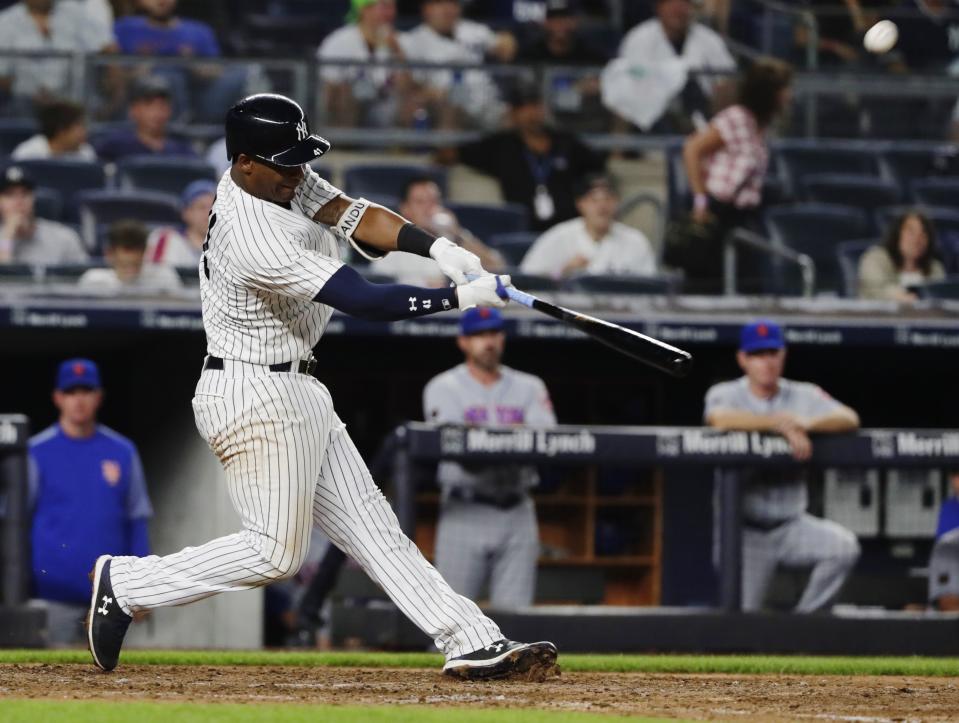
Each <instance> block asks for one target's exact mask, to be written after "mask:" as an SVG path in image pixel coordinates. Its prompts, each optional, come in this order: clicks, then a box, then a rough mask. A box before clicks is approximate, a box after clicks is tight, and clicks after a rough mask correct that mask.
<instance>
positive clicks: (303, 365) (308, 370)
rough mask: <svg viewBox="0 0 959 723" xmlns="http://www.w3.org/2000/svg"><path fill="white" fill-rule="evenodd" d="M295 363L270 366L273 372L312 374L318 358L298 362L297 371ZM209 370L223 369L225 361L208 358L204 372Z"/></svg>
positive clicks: (213, 357) (204, 365)
mask: <svg viewBox="0 0 959 723" xmlns="http://www.w3.org/2000/svg"><path fill="white" fill-rule="evenodd" d="M293 364H294V362H280V363H279V364H270V371H271V372H289V371H295V372H297V373H298V374H312V373H313V371H314V370H315V369H316V358H315V357H312V356H311V357H310V358H309V359H300V360H298V361H297V362H296V369H294V368H293ZM207 369H223V360H222V359H221V358H220V357H218V356H208V357H207V358H206V361H205V362H203V371H206V370H207Z"/></svg>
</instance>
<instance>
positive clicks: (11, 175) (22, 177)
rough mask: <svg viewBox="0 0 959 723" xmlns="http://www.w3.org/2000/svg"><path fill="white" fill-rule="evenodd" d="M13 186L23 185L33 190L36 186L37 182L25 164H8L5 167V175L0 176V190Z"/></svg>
mask: <svg viewBox="0 0 959 723" xmlns="http://www.w3.org/2000/svg"><path fill="white" fill-rule="evenodd" d="M13 186H23V187H24V188H28V189H30V190H31V191H32V190H33V189H34V188H36V186H37V182H36V181H34V180H33V176H31V175H30V172H29V171H27V169H26V168H24V167H23V166H18V165H12V166H7V167H6V168H4V169H3V175H2V176H0V191H6V190H7V189H8V188H12V187H13Z"/></svg>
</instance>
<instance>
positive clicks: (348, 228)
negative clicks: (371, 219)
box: [334, 198, 386, 261]
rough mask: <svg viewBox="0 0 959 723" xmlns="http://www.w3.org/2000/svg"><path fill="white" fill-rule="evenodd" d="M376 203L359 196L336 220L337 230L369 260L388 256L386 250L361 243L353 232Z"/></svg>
mask: <svg viewBox="0 0 959 723" xmlns="http://www.w3.org/2000/svg"><path fill="white" fill-rule="evenodd" d="M374 205H375V204H373V203H371V202H370V201H367V200H366V199H365V198H358V199H356V200H355V201H353V203H351V204H350V205H349V206H347V208H346V210H345V211H344V212H343V213H341V214H340V217H339V218H338V219H337V220H336V226H335V227H334V228H336V230H337V231H338V232H339V233H340V234H341V235H343V236H345V237H346V240H347V241H349V242H350V246H352V247H353V249H354V250H355V251H356V253H358V254H359V255H360V256H362V257H363V258H364V259H366V260H367V261H376V260H377V259H381V258H383V257H384V256H386V252H385V251H380V250H379V249H376V248H373V247H372V246H367V245H366V244H364V243H361V242H359V241H357V240H356V239H354V238H353V234H354V233H356V229H357V228H358V227H359V225H360V221H362V220H363V214H365V213H366V212H367V211H369V210H370V207H371V206H374Z"/></svg>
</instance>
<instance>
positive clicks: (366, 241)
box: [313, 195, 489, 284]
mask: <svg viewBox="0 0 959 723" xmlns="http://www.w3.org/2000/svg"><path fill="white" fill-rule="evenodd" d="M313 220H314V221H316V222H317V223H322V224H325V225H327V226H331V227H333V228H334V229H336V231H338V232H339V233H340V235H342V236H345V237H346V238H347V239H348V240H349V242H350V244H351V245H352V246H353V248H355V249H356V250H357V251H358V252H359V253H360V254H361V255H362V256H364V257H366V258H368V259H370V260H375V259H377V258H382V257H383V256H384V255H385V254H386V253H389V252H390V251H405V252H407V253H412V254H417V255H418V256H428V257H431V258H433V259H435V260H436V263H437V264H438V265H439V267H440V271H442V272H443V273H444V274H446V275H447V276H448V277H450V278H451V279H452V280H453V281H454V282H456V283H457V284H465V283H466V281H467V279H466V275H467V274H473V275H476V276H488V275H489V274H488V272H487V271H486V270H485V269H484V268H483V265H482V264H481V263H480V260H479V257H478V256H477V255H476V254H474V253H471V252H469V251H467V250H466V249H464V248H462V247H460V246H457V245H456V244H455V243H453V242H452V241H450V240H449V239H447V238H445V237H443V236H434V235H433V234H431V233H430V232H429V231H426V230H425V229H422V228H420V227H419V226H417V225H415V224H413V223H410V222H409V221H407V220H406V219H405V218H403V217H402V216H400V215H399V214H398V213H394V212H393V211H390V210H389V209H388V208H384V207H383V206H380V205H378V204H375V203H372V202H371V201H368V200H366V199H365V198H358V199H353V198H350V197H349V196H344V195H340V196H337V197H335V198H333V199H331V200H330V201H328V202H326V203H325V204H323V205H322V206H321V207H320V208H319V210H318V211H317V212H316V213H315V214H314V216H313Z"/></svg>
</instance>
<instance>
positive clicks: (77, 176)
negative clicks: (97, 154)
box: [20, 159, 107, 223]
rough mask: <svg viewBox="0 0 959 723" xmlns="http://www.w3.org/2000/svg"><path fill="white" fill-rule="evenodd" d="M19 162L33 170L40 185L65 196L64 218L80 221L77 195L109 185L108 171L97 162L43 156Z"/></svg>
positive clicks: (69, 220) (32, 172)
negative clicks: (45, 157) (41, 158)
mask: <svg viewBox="0 0 959 723" xmlns="http://www.w3.org/2000/svg"><path fill="white" fill-rule="evenodd" d="M20 165H22V166H23V167H24V168H26V169H27V170H28V171H29V172H30V175H32V176H33V177H34V179H35V180H36V182H37V185H38V186H46V187H47V188H53V189H56V190H57V191H59V192H60V195H61V196H62V198H63V212H62V218H63V220H64V221H68V222H71V223H75V222H77V221H79V220H80V216H79V212H78V208H77V196H78V194H80V193H82V192H85V191H92V190H96V189H103V188H105V187H106V184H107V175H106V172H105V171H104V170H103V166H102V165H100V164H99V163H97V162H96V161H77V160H63V159H43V160H33V161H23V162H22V163H21V164H20Z"/></svg>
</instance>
